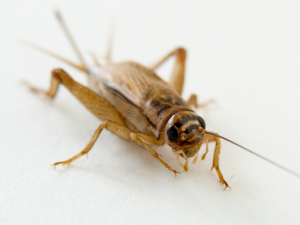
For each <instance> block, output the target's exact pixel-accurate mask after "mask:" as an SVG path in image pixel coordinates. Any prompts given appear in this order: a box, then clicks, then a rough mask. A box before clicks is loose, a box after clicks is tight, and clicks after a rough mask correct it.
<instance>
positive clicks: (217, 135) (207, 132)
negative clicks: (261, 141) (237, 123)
mask: <svg viewBox="0 0 300 225" xmlns="http://www.w3.org/2000/svg"><path fill="white" fill-rule="evenodd" d="M205 134H210V135H213V136H216V137H219V138H222V139H224V140H225V141H228V142H230V143H232V144H234V145H236V146H239V147H240V148H242V149H244V150H246V151H247V152H250V153H252V154H253V155H256V156H257V157H259V158H261V159H263V160H265V161H267V162H269V163H271V164H273V165H274V166H277V167H279V168H280V169H282V170H284V171H285V172H288V173H290V174H292V175H294V176H296V177H298V178H300V174H299V173H297V172H295V171H293V170H290V169H288V168H286V167H284V166H282V165H280V164H278V163H276V162H274V161H272V160H270V159H267V158H266V157H263V156H261V155H259V154H257V153H255V152H253V151H251V150H250V149H248V148H245V147H243V146H241V145H239V144H237V143H235V142H233V141H231V140H229V139H227V138H225V137H222V136H221V135H219V134H216V133H213V132H209V131H205Z"/></svg>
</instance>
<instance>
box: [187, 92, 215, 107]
mask: <svg viewBox="0 0 300 225" xmlns="http://www.w3.org/2000/svg"><path fill="white" fill-rule="evenodd" d="M211 103H215V101H214V100H213V99H210V100H208V101H206V102H204V103H202V104H199V103H198V98H197V95H195V94H192V95H191V96H190V97H189V99H188V100H187V104H189V105H190V106H194V107H195V108H204V107H206V106H207V105H209V104H211Z"/></svg>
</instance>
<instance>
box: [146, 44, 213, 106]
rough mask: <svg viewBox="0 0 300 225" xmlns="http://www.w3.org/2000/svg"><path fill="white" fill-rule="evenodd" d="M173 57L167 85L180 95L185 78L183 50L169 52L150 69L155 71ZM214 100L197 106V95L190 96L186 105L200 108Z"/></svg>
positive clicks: (184, 53) (177, 49)
mask: <svg viewBox="0 0 300 225" xmlns="http://www.w3.org/2000/svg"><path fill="white" fill-rule="evenodd" d="M172 56H175V58H176V59H175V63H174V66H173V71H172V74H171V78H170V81H169V84H170V85H171V86H172V87H173V88H175V90H176V91H177V92H178V93H179V94H180V95H181V94H182V90H183V85H184V77H185V62H186V50H185V49H184V48H176V49H175V50H174V51H172V52H170V53H169V54H168V55H166V56H165V57H164V58H162V59H161V60H160V61H158V62H157V63H156V64H155V65H154V66H152V67H151V69H152V70H156V69H157V68H158V67H160V66H161V65H162V64H163V63H164V62H165V61H167V60H168V59H169V58H170V57H172ZM213 102H214V100H209V101H206V102H204V103H202V104H199V103H198V101H197V95H195V94H192V95H191V96H190V98H189V99H188V100H187V103H188V104H189V105H191V106H194V107H195V108H202V107H205V106H207V105H209V104H211V103H213Z"/></svg>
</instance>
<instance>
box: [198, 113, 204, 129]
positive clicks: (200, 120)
mask: <svg viewBox="0 0 300 225" xmlns="http://www.w3.org/2000/svg"><path fill="white" fill-rule="evenodd" d="M198 120H199V122H200V124H201V126H202V128H203V129H205V126H206V125H205V121H204V119H203V118H202V117H200V116H199V117H198Z"/></svg>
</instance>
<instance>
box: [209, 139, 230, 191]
mask: <svg viewBox="0 0 300 225" xmlns="http://www.w3.org/2000/svg"><path fill="white" fill-rule="evenodd" d="M204 138H205V139H206V140H208V141H209V142H216V147H215V152H214V159H213V165H212V167H211V170H213V169H215V170H216V171H217V173H218V176H219V179H220V182H221V183H222V184H225V189H226V188H230V187H229V185H228V183H227V182H226V181H225V180H224V177H223V175H222V173H221V170H220V167H219V160H220V150H221V141H220V138H219V137H216V136H213V135H210V134H205V136H204Z"/></svg>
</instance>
